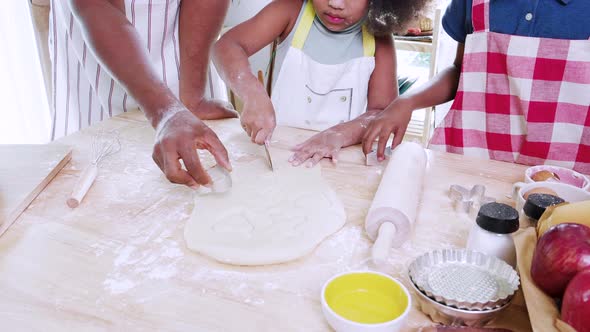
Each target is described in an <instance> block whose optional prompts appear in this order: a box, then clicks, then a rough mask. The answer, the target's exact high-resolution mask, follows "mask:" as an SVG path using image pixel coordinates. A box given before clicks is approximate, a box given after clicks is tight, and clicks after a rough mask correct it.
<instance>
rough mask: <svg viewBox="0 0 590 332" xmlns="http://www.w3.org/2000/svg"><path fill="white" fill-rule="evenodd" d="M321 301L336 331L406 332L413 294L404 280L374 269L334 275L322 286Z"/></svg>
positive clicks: (328, 319) (325, 313)
mask: <svg viewBox="0 0 590 332" xmlns="http://www.w3.org/2000/svg"><path fill="white" fill-rule="evenodd" d="M373 300H374V301H373ZM321 301H322V311H323V313H324V316H325V317H326V320H327V321H328V323H329V324H330V326H331V327H332V328H333V329H334V330H335V331H336V332H397V331H403V328H404V326H405V321H406V319H407V316H408V313H409V312H410V308H411V307H412V298H411V296H410V293H409V292H408V290H407V289H406V287H404V285H402V283H401V282H399V281H397V280H395V279H393V278H392V277H390V276H388V275H386V274H383V273H379V272H373V271H352V272H345V273H341V274H338V275H336V276H334V277H332V278H331V279H330V280H328V281H327V282H326V283H325V284H324V287H322V294H321ZM349 303H351V304H352V305H349ZM384 304H387V305H384ZM345 316H346V317H345ZM376 317H378V318H376ZM369 318H370V319H369ZM373 319H374V321H375V322H359V321H363V320H366V321H369V320H373Z"/></svg>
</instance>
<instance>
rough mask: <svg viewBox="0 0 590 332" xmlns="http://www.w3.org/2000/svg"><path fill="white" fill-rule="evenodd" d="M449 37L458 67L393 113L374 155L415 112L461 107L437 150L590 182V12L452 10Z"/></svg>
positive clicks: (514, 4)
mask: <svg viewBox="0 0 590 332" xmlns="http://www.w3.org/2000/svg"><path fill="white" fill-rule="evenodd" d="M443 27H444V28H445V30H446V31H447V32H448V34H449V35H450V36H451V37H453V38H454V39H455V40H457V41H458V42H459V45H458V48H457V56H456V59H455V63H454V66H452V67H450V68H447V69H445V70H443V71H442V72H441V73H440V74H439V75H437V76H436V77H435V78H433V79H432V80H431V81H430V82H429V83H427V84H426V85H425V86H423V87H421V89H418V90H416V91H415V92H414V93H411V94H407V95H404V96H402V97H400V98H398V99H397V100H395V101H394V102H393V103H392V104H391V105H389V106H388V108H387V109H386V110H385V111H384V112H383V113H382V114H380V115H379V116H378V117H377V118H376V119H375V120H374V121H373V122H372V123H371V124H370V126H369V128H368V130H367V133H366V135H365V137H364V144H363V149H364V151H365V153H368V152H369V151H370V149H371V145H372V143H373V141H374V140H375V139H376V138H379V142H380V143H382V141H383V143H382V144H379V148H378V158H380V159H383V158H384V156H383V151H384V147H385V140H386V139H387V138H388V137H389V135H390V134H391V133H392V132H393V133H394V135H395V136H394V145H396V144H397V143H399V142H400V141H401V139H402V137H403V135H404V132H405V129H406V126H407V125H408V122H409V119H410V116H411V112H412V110H414V109H419V108H424V107H428V106H432V105H437V104H440V103H443V102H445V101H448V100H450V99H452V98H453V97H454V102H453V105H452V107H451V110H450V112H449V113H448V114H447V116H446V117H445V119H444V120H443V122H442V123H441V125H440V126H439V127H438V128H436V129H435V131H434V134H433V137H432V139H431V141H430V147H431V148H433V149H440V150H444V151H448V152H453V153H461V154H465V155H470V156H477V157H483V158H488V159H495V160H501V161H506V162H515V163H520V164H526V165H533V164H553V165H559V166H563V167H568V168H571V169H574V170H577V171H579V172H581V173H585V174H590V40H589V37H590V2H588V1H579V0H495V1H490V0H453V1H452V2H451V4H450V5H449V7H448V8H447V11H446V13H445V15H444V18H443ZM460 68H461V71H460Z"/></svg>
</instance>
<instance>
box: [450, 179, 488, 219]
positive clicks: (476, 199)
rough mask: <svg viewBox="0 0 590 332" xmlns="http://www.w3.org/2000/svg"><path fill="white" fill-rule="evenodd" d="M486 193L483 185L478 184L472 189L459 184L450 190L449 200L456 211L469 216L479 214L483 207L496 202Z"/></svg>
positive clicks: (452, 186)
mask: <svg viewBox="0 0 590 332" xmlns="http://www.w3.org/2000/svg"><path fill="white" fill-rule="evenodd" d="M485 193H486V187H485V186H484V185H481V184H476V185H474V186H473V187H471V189H468V188H465V187H463V186H460V185H457V184H454V185H451V187H450V188H449V198H450V199H451V201H452V202H453V206H454V207H455V211H457V212H462V213H467V214H469V215H472V214H475V213H477V212H478V211H479V208H480V207H481V206H482V205H484V204H487V203H491V202H495V201H496V200H495V199H494V198H492V197H489V196H486V195H485Z"/></svg>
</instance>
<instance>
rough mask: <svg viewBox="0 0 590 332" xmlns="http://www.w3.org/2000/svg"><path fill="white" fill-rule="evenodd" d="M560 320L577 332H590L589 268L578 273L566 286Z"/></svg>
mask: <svg viewBox="0 0 590 332" xmlns="http://www.w3.org/2000/svg"><path fill="white" fill-rule="evenodd" d="M561 320H563V321H564V322H566V323H568V324H569V325H570V326H571V327H573V328H574V329H576V331H578V332H590V268H588V269H585V270H584V271H582V272H578V274H576V276H575V277H574V278H573V279H572V280H571V281H570V283H569V284H568V285H567V288H566V289H565V293H564V294H563V304H562V305H561Z"/></svg>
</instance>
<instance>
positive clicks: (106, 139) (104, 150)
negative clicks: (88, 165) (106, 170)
mask: <svg viewBox="0 0 590 332" xmlns="http://www.w3.org/2000/svg"><path fill="white" fill-rule="evenodd" d="M91 151H92V163H93V164H94V165H98V164H99V163H100V162H101V161H102V160H103V159H105V158H106V157H108V156H110V155H113V154H115V153H117V152H119V151H121V140H120V138H119V132H118V131H116V130H111V131H104V130H100V131H99V132H98V133H97V134H96V135H94V137H93V138H92V144H91Z"/></svg>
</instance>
